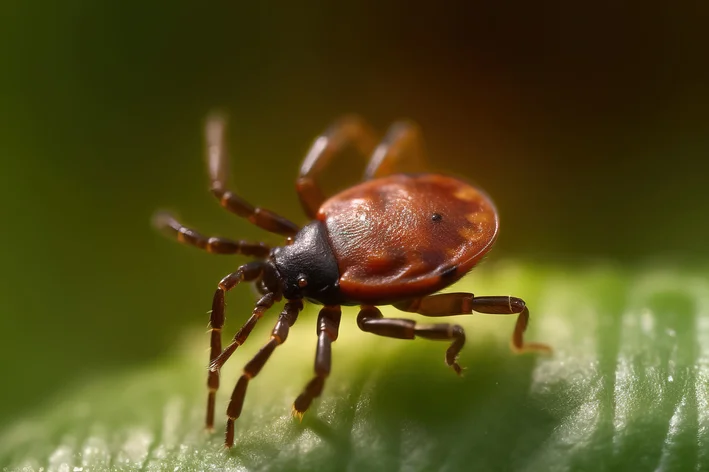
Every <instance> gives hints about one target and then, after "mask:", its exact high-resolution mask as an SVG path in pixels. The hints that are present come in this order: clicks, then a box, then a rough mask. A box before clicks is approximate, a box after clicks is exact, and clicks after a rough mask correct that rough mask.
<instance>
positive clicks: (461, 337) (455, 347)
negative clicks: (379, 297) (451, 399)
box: [357, 306, 465, 375]
mask: <svg viewBox="0 0 709 472" xmlns="http://www.w3.org/2000/svg"><path fill="white" fill-rule="evenodd" d="M357 325H358V326H359V328H360V329H361V330H362V331H366V332H368V333H373V334H377V335H379V336H386V337H389V338H398V339H414V338H416V337H420V338H425V339H433V340H439V341H452V343H451V345H450V347H449V348H448V350H447V351H446V364H448V365H449V366H450V367H452V368H453V370H455V372H456V374H458V375H460V373H461V372H462V369H461V367H460V365H458V362H457V359H458V354H459V353H460V350H461V349H463V345H464V344H465V331H464V330H463V328H462V327H461V326H459V325H455V324H449V323H437V324H417V323H416V322H415V321H413V320H407V319H403V318H384V317H383V316H382V312H381V311H379V309H378V308H377V307H374V306H363V307H362V309H361V310H360V312H359V315H357Z"/></svg>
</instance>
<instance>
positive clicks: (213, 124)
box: [205, 113, 300, 236]
mask: <svg viewBox="0 0 709 472" xmlns="http://www.w3.org/2000/svg"><path fill="white" fill-rule="evenodd" d="M205 137H206V141H207V166H208V170H209V178H210V180H211V183H212V188H211V191H212V194H213V195H214V196H215V197H216V198H217V200H219V204H220V205H221V206H223V207H224V208H226V209H227V210H229V211H230V212H232V213H235V214H237V215H239V216H240V217H242V218H246V219H247V220H249V221H250V222H251V223H252V224H254V225H256V226H258V227H259V228H262V229H265V230H266V231H269V232H271V233H275V234H280V235H283V236H294V235H295V233H297V232H298V230H299V229H300V228H299V227H298V225H296V224H295V223H292V222H291V221H289V220H287V219H286V218H284V217H282V216H280V215H277V214H276V213H274V212H272V211H270V210H266V209H265V208H259V207H255V206H253V205H251V204H250V203H248V202H247V201H246V200H244V199H242V198H241V197H239V196H237V195H236V194H235V193H233V192H232V191H231V190H229V186H228V184H227V182H228V180H229V160H228V152H227V146H226V117H225V116H224V115H221V114H218V113H214V114H212V115H210V116H209V118H208V119H207V124H206V126H205Z"/></svg>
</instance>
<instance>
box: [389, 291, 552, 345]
mask: <svg viewBox="0 0 709 472" xmlns="http://www.w3.org/2000/svg"><path fill="white" fill-rule="evenodd" d="M394 306H395V307H396V308H398V309H399V310H402V311H407V312H411V313H419V314H421V315H424V316H455V315H468V314H471V313H473V312H478V313H486V314H491V315H518V316H517V323H516V324H515V329H514V332H513V333H512V339H511V346H512V349H513V350H514V351H515V352H551V348H550V347H549V346H548V345H546V344H542V343H536V342H525V341H524V332H525V330H526V329H527V325H528V324H529V309H528V308H527V304H526V303H525V302H524V300H522V299H521V298H517V297H506V296H494V297H476V296H474V295H473V294H472V293H441V294H436V295H430V296H428V297H423V298H416V299H414V300H409V301H406V302H401V303H396V304H394Z"/></svg>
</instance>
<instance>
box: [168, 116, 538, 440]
mask: <svg viewBox="0 0 709 472" xmlns="http://www.w3.org/2000/svg"><path fill="white" fill-rule="evenodd" d="M225 128H226V120H225V118H224V117H223V116H221V115H217V114H214V115H212V116H210V117H209V118H208V119H207V122H206V127H205V134H206V144H207V164H208V169H209V177H210V181H211V192H212V194H213V195H214V196H215V197H216V198H217V200H218V201H219V203H220V204H221V205H222V206H223V207H224V208H226V209H227V210H229V211H231V212H233V213H236V214H237V215H238V216H240V217H242V218H246V219H247V220H248V221H249V222H251V223H252V224H254V225H256V226H258V227H260V228H262V229H264V230H266V231H269V232H271V233H275V234H278V235H281V236H283V237H285V242H284V244H283V245H282V246H278V247H269V246H268V245H266V244H264V243H261V242H256V243H252V242H245V241H234V240H230V239H225V238H218V237H206V236H203V235H201V234H200V233H198V232H197V231H194V230H193V229H190V228H188V227H186V226H183V225H182V224H180V223H179V222H178V221H177V220H176V219H175V218H173V217H172V216H170V215H169V214H166V213H158V214H156V216H155V218H154V223H155V225H156V226H157V227H158V228H159V229H161V230H164V231H166V232H167V233H169V234H171V235H172V236H173V237H174V238H176V239H177V240H178V241H179V242H181V243H185V244H190V245H193V246H196V247H199V248H201V249H205V250H207V251H208V252H211V253H215V254H242V255H246V256H252V257H254V258H256V260H255V261H253V262H249V263H247V264H244V265H242V266H240V267H239V268H238V269H237V270H236V271H235V272H233V273H231V274H229V275H227V276H226V277H224V278H223V279H222V280H221V281H220V282H219V284H218V287H217V290H216V292H215V293H214V298H213V301H212V310H211V312H210V327H211V349H210V357H209V360H210V364H209V372H208V379H207V386H208V388H209V393H208V399H207V417H206V426H207V428H208V429H210V430H211V429H213V426H214V408H215V398H216V392H217V389H218V388H219V371H220V369H221V367H222V366H223V365H224V363H225V362H226V361H227V360H228V359H229V357H231V355H232V354H233V353H234V351H236V349H237V348H238V347H239V346H241V345H242V344H243V343H244V342H245V341H246V339H247V338H248V337H249V334H250V333H251V331H252V330H253V328H254V326H256V324H257V323H258V321H259V320H260V319H261V317H262V316H263V315H264V313H265V312H266V310H268V309H269V308H271V307H272V306H273V305H274V304H276V303H278V302H280V301H282V300H283V299H285V304H284V308H283V310H282V311H281V313H280V315H279V317H278V320H277V321H276V324H275V326H274V328H273V331H272V332H271V335H270V338H269V340H268V342H266V344H265V345H264V346H263V347H262V348H261V350H260V351H259V352H258V353H257V354H256V355H255V356H254V357H253V359H251V360H250V361H249V362H247V363H246V365H245V366H244V370H243V374H242V375H241V377H240V378H239V380H238V381H237V383H236V387H235V388H234V391H233V393H232V394H231V400H230V402H229V406H228V407H227V411H226V414H227V426H226V438H225V444H226V446H227V447H231V446H233V444H234V422H235V421H236V419H237V418H239V416H240V415H241V411H242V407H243V404H244V398H245V395H246V389H247V386H248V384H249V382H250V381H251V379H253V378H254V377H255V376H256V375H258V373H259V372H260V371H261V369H262V368H263V366H264V364H265V363H266V361H267V360H268V359H269V357H270V356H271V354H273V351H274V350H275V349H276V347H277V346H278V345H280V344H282V343H283V342H285V340H286V338H287V337H288V331H289V329H290V327H291V326H292V325H293V324H294V323H295V321H296V319H297V318H298V314H299V313H300V311H301V310H302V309H303V303H304V301H306V300H307V301H309V302H312V303H316V304H318V305H322V308H321V309H320V313H319V315H318V320H317V333H318V341H317V350H316V354H315V375H314V376H313V378H312V380H310V382H308V384H307V385H306V386H305V388H304V389H303V392H302V393H301V394H300V395H299V396H298V397H297V398H296V399H295V402H294V403H293V413H294V414H295V415H297V416H299V417H301V416H302V415H303V413H305V411H306V410H307V409H308V407H310V404H311V403H312V402H313V400H314V399H315V398H317V397H319V396H320V394H321V393H322V390H323V387H324V385H325V379H326V378H327V377H328V375H329V373H330V367H331V357H332V356H331V352H332V351H331V349H332V348H331V345H332V343H333V342H334V341H335V340H336V339H337V336H338V329H339V325H340V317H341V307H342V306H359V307H360V309H359V314H358V316H357V325H358V326H359V328H360V329H362V330H363V331H367V332H370V333H373V334H377V335H380V336H387V337H391V338H400V339H414V338H417V337H419V338H426V339H432V340H441V341H448V342H450V346H449V347H448V349H447V351H446V355H445V362H446V364H448V365H449V366H450V367H451V368H452V369H453V370H454V371H455V372H456V373H457V374H460V373H461V367H460V366H459V365H458V362H457V358H458V354H459V352H460V350H461V349H462V347H463V344H464V343H465V332H464V331H463V328H462V327H461V326H459V325H457V324H450V323H433V324H420V323H417V322H415V321H413V320H410V319H406V318H385V317H384V316H383V315H382V313H381V311H380V310H379V308H377V307H378V306H381V305H393V306H394V307H396V308H397V309H399V310H401V311H404V312H410V313H418V314H421V315H424V316H429V317H434V318H435V317H440V316H455V315H467V314H471V313H473V312H478V313H489V314H495V315H511V314H517V315H518V317H517V323H516V325H515V328H514V332H513V334H512V341H511V345H512V348H513V349H514V350H515V351H548V350H549V347H548V346H546V345H544V344H539V343H525V342H524V340H523V333H524V331H525V329H526V328H527V324H528V322H529V310H528V309H527V306H526V304H525V302H524V301H523V300H522V299H520V298H516V297H510V296H484V297H476V296H474V295H473V294H472V293H437V292H439V291H440V290H441V289H443V288H446V287H448V286H449V285H451V284H453V283H454V282H456V281H458V280H459V279H460V278H461V277H463V276H464V275H465V274H467V273H468V272H469V271H470V270H471V269H472V268H473V267H474V266H475V265H476V264H477V263H478V262H479V261H480V259H481V258H482V257H483V256H484V255H485V253H487V252H488V251H489V250H490V248H491V247H492V244H493V243H494V241H495V239H496V237H497V233H498V226H499V221H498V215H497V211H496V209H495V206H494V204H493V203H492V201H491V200H490V198H489V197H488V196H487V195H486V194H485V193H484V192H483V191H482V190H481V189H479V188H477V187H474V186H472V185H470V184H468V183H466V182H464V181H462V180H459V179H457V178H453V177H449V176H445V175H441V174H431V173H413V174H405V173H399V172H400V170H398V169H402V168H403V167H406V166H407V165H409V167H411V164H413V165H414V167H415V166H416V165H418V166H419V167H420V165H421V163H422V162H423V154H424V151H423V145H422V140H421V137H420V132H419V129H418V127H417V126H416V125H414V124H413V123H410V122H397V123H394V124H393V125H392V126H391V128H390V129H389V131H388V133H387V134H386V136H385V137H384V138H383V140H382V141H381V142H378V140H377V139H376V137H375V134H374V132H373V131H372V130H371V128H370V127H369V125H367V124H366V123H365V122H364V121H362V120H361V119H360V118H358V117H356V116H347V117H344V118H342V119H340V120H339V121H337V122H335V123H334V124H333V125H332V126H331V127H330V128H328V129H327V130H326V131H325V132H324V133H323V134H322V135H321V136H319V137H318V138H316V139H315V141H314V142H313V144H312V146H311V148H310V150H309V152H308V153H307V155H306V157H305V159H304V161H303V164H302V166H301V168H300V175H299V176H298V180H297V182H296V190H297V193H298V196H299V198H300V202H301V204H302V206H303V209H304V210H305V213H306V214H307V215H308V217H309V218H310V220H311V221H310V222H309V223H307V224H306V225H305V226H303V227H299V226H298V225H296V224H294V223H292V222H290V221H288V220H287V219H285V218H283V217H281V216H279V215H277V214H275V213H273V212H271V211H269V210H266V209H263V208H259V207H255V206H253V205H251V204H249V203H247V202H246V201H245V200H243V199H242V198H240V197H239V196H237V195H236V194H235V193H234V192H233V191H232V190H230V188H229V186H228V185H227V180H228V179H227V175H228V170H227V169H228V162H227V151H226V146H225ZM350 146H354V148H356V149H357V150H358V151H359V153H360V154H361V155H363V156H365V157H369V156H371V157H370V158H369V162H368V164H367V167H366V170H365V172H364V178H363V179H362V182H361V183H359V184H357V185H355V186H353V187H351V188H348V189H346V190H344V191H342V192H340V193H338V194H336V195H334V196H332V197H330V198H326V197H325V196H324V195H323V193H322V191H321V190H320V187H319V185H318V183H317V181H316V177H317V176H318V174H319V173H321V171H322V170H323V169H324V168H325V167H326V166H327V164H328V163H330V161H332V159H334V158H336V157H337V156H338V154H341V153H342V151H343V150H345V149H346V148H348V147H350ZM241 282H253V283H255V286H256V288H257V290H258V292H259V293H260V298H259V300H258V301H257V302H256V305H255V307H254V309H253V311H252V314H251V317H250V318H249V319H248V320H247V321H246V323H245V324H244V325H243V326H242V327H241V329H240V330H239V331H238V332H237V333H236V335H235V336H234V338H233V340H232V341H231V342H230V343H229V344H228V345H227V346H226V347H225V348H224V349H222V339H221V337H222V328H223V326H224V298H225V295H226V293H227V292H228V291H229V290H231V289H232V288H234V287H235V286H236V285H237V284H239V283H241Z"/></svg>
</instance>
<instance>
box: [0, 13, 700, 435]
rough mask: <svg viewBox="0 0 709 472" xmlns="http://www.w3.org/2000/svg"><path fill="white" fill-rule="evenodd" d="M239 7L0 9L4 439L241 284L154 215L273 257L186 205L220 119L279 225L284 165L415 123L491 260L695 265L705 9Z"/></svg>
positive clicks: (235, 299)
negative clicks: (349, 128) (319, 145)
mask: <svg viewBox="0 0 709 472" xmlns="http://www.w3.org/2000/svg"><path fill="white" fill-rule="evenodd" d="M257 3H259V2H250V3H248V4H247V3H246V2H239V3H238V4H237V3H233V2H202V3H197V2H187V1H182V0H176V1H173V2H170V3H169V5H168V4H165V6H159V5H157V4H147V3H145V2H137V1H134V0H131V1H121V2H118V1H113V2H96V1H89V0H70V1H66V2H62V3H61V5H58V4H54V3H50V2H12V1H8V2H3V3H2V5H1V6H0V12H1V13H0V18H2V27H1V28H0V59H1V62H0V63H1V64H2V72H1V73H0V119H1V120H2V122H1V124H2V126H0V159H1V160H2V161H1V162H2V167H1V169H2V170H1V171H0V197H1V200H0V201H2V204H1V206H0V208H1V209H2V230H1V231H0V248H2V249H1V251H2V268H3V275H2V284H0V290H1V292H0V333H2V342H1V343H0V359H2V361H1V362H0V378H2V379H3V384H4V386H5V388H3V389H2V392H1V393H0V422H2V423H5V422H6V421H9V419H10V418H12V417H16V416H18V415H21V414H23V413H24V412H26V411H28V410H31V409H32V408H34V407H36V406H37V405H38V404H41V403H42V402H43V401H45V400H46V399H47V398H49V397H51V396H52V394H53V393H54V392H56V391H57V390H60V389H63V388H66V387H68V386H69V385H72V384H74V383H76V382H77V381H79V379H81V378H84V377H86V376H88V375H96V374H97V373H100V372H102V371H105V370H109V369H114V370H115V369H116V368H117V367H119V368H123V367H127V366H131V365H135V364H137V363H141V362H145V361H146V360H147V359H151V358H154V357H157V356H160V355H166V354H169V353H170V352H171V350H172V349H174V346H175V345H176V339H177V338H178V337H179V336H181V335H182V333H184V332H185V331H190V330H191V332H193V333H196V332H199V330H200V329H206V323H207V316H206V314H205V312H206V311H207V310H208V309H209V306H210V299H211V295H212V293H213V289H214V286H215V284H216V282H217V281H218V280H219V278H220V277H222V276H223V275H225V274H226V273H228V272H230V271H231V270H233V269H234V267H235V266H236V265H237V264H238V262H239V260H234V259H231V258H219V257H216V256H210V255H208V254H203V253H201V252H199V251H197V250H194V249H190V248H185V247H180V246H179V245H177V244H174V243H170V242H169V241H166V240H164V239H163V238H162V237H161V236H159V235H157V234H155V233H154V232H153V230H152V228H151V227H150V225H149V220H150V215H151V213H152V212H153V211H154V210H155V209H158V208H167V209H173V210H175V211H176V212H177V213H178V214H179V215H180V216H181V218H182V219H183V220H184V221H185V222H186V223H189V224H190V225H192V226H194V227H196V228H199V229H201V230H202V231H203V232H204V233H206V234H222V235H225V236H232V237H240V238H245V239H263V240H265V241H269V242H277V241H278V239H274V237H273V236H270V235H266V234H264V233H262V232H259V231H258V230H255V229H254V228H252V227H250V226H249V225H247V224H245V223H244V222H242V221H239V220H237V219H236V218H234V217H232V216H231V215H229V214H227V213H226V212H224V211H223V210H222V209H221V208H219V207H218V205H216V204H215V202H214V201H213V200H212V198H211V197H210V195H209V194H208V193H207V191H206V188H207V187H206V184H207V182H206V177H205V172H204V168H203V167H204V166H203V160H202V147H203V143H202V129H201V127H202V122H203V119H204V117H205V115H206V113H207V112H208V111H209V110H210V109H211V108H212V107H215V106H218V107H222V108H223V109H225V110H227V111H228V112H229V113H230V116H231V128H230V133H231V134H230V145H231V149H232V154H233V157H234V160H233V165H232V168H233V172H234V181H235V183H236V184H237V186H238V188H239V190H240V191H241V193H242V194H243V195H244V196H245V197H246V198H248V199H249V200H250V201H252V202H255V203H258V204H260V205H262V206H265V207H267V208H271V209H274V210H277V211H279V212H281V213H282V214H284V215H285V216H288V217H291V218H293V219H294V220H295V221H297V222H303V218H302V216H300V215H301V212H300V208H299V205H298V202H297V199H296V198H295V192H294V190H293V182H294V177H295V175H296V172H297V169H298V166H299V163H300V159H301V158H302V156H303V154H304V152H305V151H306V150H307V148H308V146H309V144H310V142H311V140H312V139H313V138H314V137H315V136H316V134H317V133H319V132H320V131H321V130H322V129H324V128H325V127H326V126H327V125H328V124H329V123H330V121H331V120H333V119H334V118H336V117H337V116H339V115H340V114H342V113H345V112H357V113H360V114H362V115H363V116H365V117H367V118H368V119H369V120H371V122H372V123H373V124H374V125H375V126H376V127H377V128H378V129H379V130H381V131H382V132H384V131H385V129H386V126H387V125H388V124H389V123H390V122H391V121H392V120H395V119H397V118H401V117H408V118H412V119H414V120H416V121H418V122H419V123H420V125H421V126H422V128H423V131H424V133H425V139H426V142H427V145H428V149H429V153H430V156H431V163H432V166H433V167H434V168H435V169H440V170H447V171H452V172H455V173H458V174H461V175H465V176H467V177H469V178H471V179H473V180H475V181H477V182H478V183H480V184H481V185H482V186H483V187H484V188H485V189H486V190H487V191H488V192H489V193H490V194H491V195H492V196H493V197H494V199H495V201H496V203H497V205H498V207H499V210H500V212H501V215H502V233H501V237H500V240H499V243H498V246H497V247H496V250H495V251H494V252H493V255H492V257H494V258H499V257H501V256H509V257H517V258H521V259H538V260H548V259H552V260H565V261H571V263H572V264H573V263H574V261H578V260H581V259H586V258H594V259H595V258H601V259H609V260H615V261H620V262H621V263H624V264H628V265H633V264H638V263H640V262H645V261H647V260H648V259H664V260H669V261H681V262H684V263H686V262H690V263H691V262H693V261H696V260H703V261H706V259H707V256H708V255H709V245H708V244H707V241H709V218H708V216H707V210H709V191H707V183H708V179H707V171H709V163H708V162H707V156H708V155H709V154H708V153H709V112H708V111H709V85H708V84H709V74H708V73H707V68H706V45H707V44H709V42H708V41H707V38H706V24H707V23H706V22H707V7H706V6H705V4H704V3H702V2H684V3H683V2H679V3H674V4H672V6H669V4H668V5H663V6H660V5H659V4H656V5H654V4H651V3H647V2H640V1H634V2H624V3H622V4H620V3H617V2H593V3H591V4H587V3H584V4H573V5H571V4H567V3H566V2H542V3H540V2H522V1H519V2H492V1H488V2H476V3H475V4H474V5H467V4H464V3H462V2H461V3H460V4H457V5H456V4H453V3H446V4H443V2H437V3H435V2H434V3H430V2H429V3H427V4H426V5H425V6H421V7H417V6H415V5H414V4H413V3H408V2H402V1H396V2H369V1H359V2H347V3H342V4H338V5H333V4H330V3H329V2H310V3H303V2H298V5H297V6H296V5H286V4H285V2H283V3H280V4H277V3H271V2H261V3H260V4H257ZM572 3H573V2H572ZM343 184H344V181H343ZM250 297H251V294H250V293H249V291H248V290H236V291H234V292H233V293H231V294H230V302H231V306H232V307H238V306H243V304H242V303H241V302H240V301H243V302H245V301H246V300H248V299H250ZM205 339H206V338H205ZM205 347H206V341H205Z"/></svg>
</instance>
